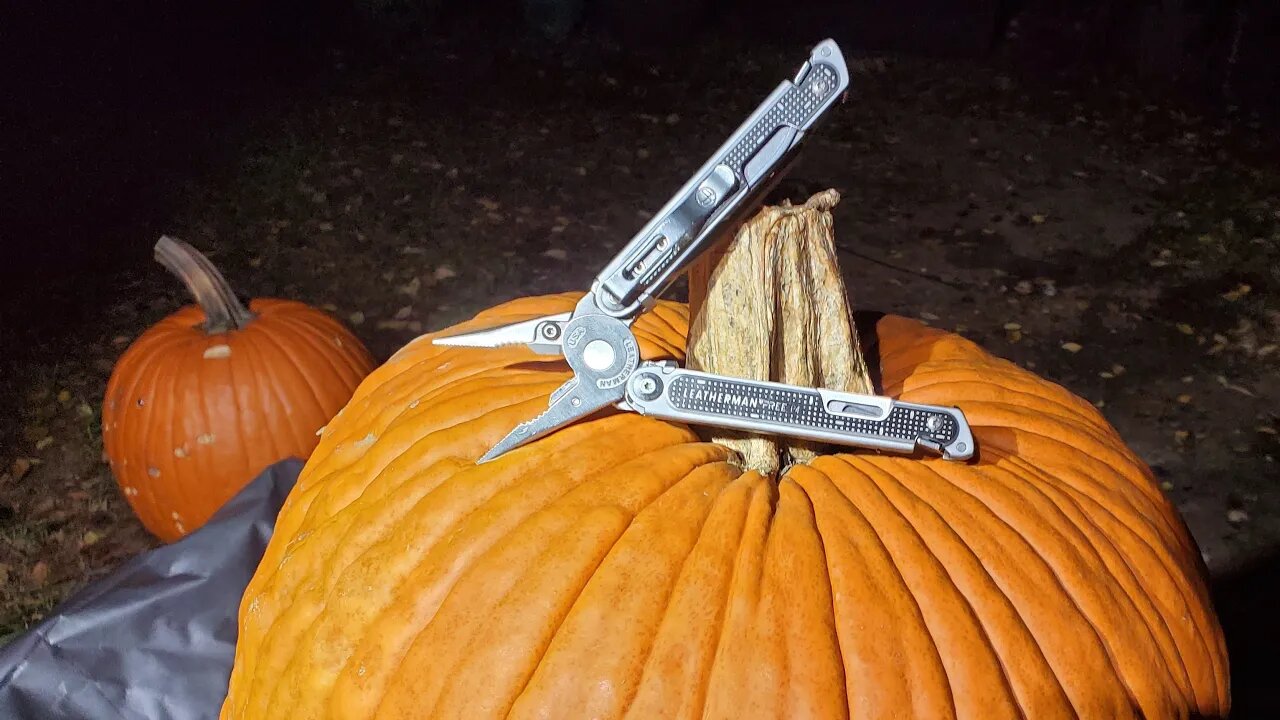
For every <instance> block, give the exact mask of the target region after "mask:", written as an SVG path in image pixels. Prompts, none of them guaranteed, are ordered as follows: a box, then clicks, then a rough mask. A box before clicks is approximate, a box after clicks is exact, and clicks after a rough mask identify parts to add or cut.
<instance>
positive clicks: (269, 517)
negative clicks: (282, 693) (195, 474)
mask: <svg viewBox="0 0 1280 720" xmlns="http://www.w3.org/2000/svg"><path fill="white" fill-rule="evenodd" d="M301 469H302V463H301V462H299V461H297V460H286V461H283V462H280V463H276V464H275V465H272V466H271V467H269V468H267V469H266V470H264V471H263V472H262V474H260V475H259V476H258V477H257V478H255V479H254V480H253V481H252V482H251V483H249V485H247V486H245V488H244V489H243V490H241V491H240V492H239V493H238V494H236V495H235V496H234V497H233V498H232V499H231V500H230V501H228V502H227V504H226V505H224V506H223V507H222V508H221V509H220V510H219V511H218V512H217V513H216V514H215V515H214V516H213V518H211V519H210V521H209V522H208V523H207V524H205V526H204V527H202V528H200V529H199V530H197V531H196V532H194V533H192V534H190V535H188V536H187V537H185V538H183V539H182V540H179V541H178V542H176V543H173V544H172V545H166V546H164V547H160V548H156V549H154V550H150V551H148V552H146V553H143V554H142V555H139V556H138V557H136V558H133V559H131V560H129V561H128V562H126V563H125V564H124V565H121V566H120V567H119V568H118V569H116V570H115V571H114V572H112V573H111V574H110V575H108V576H106V577H104V578H101V579H99V580H97V581H96V582H94V583H92V584H90V585H88V586H87V587H85V588H84V589H82V590H81V591H80V592H78V593H76V594H75V595H74V596H72V597H71V598H69V599H68V600H66V601H65V602H64V603H63V604H62V605H61V606H59V607H58V608H56V609H55V610H54V611H53V612H52V613H50V614H49V616H48V617H46V618H45V619H44V620H43V621H41V622H40V624H39V625H36V626H35V627H33V628H31V629H30V630H28V631H27V632H26V633H24V634H22V635H19V636H18V637H16V638H14V639H13V640H12V641H11V642H10V643H9V644H8V645H6V646H5V647H3V648H0V718H4V719H5V720H61V719H62V718H68V719H69V718H77V719H79V718H86V719H87V718H92V719H93V720H116V719H120V720H144V719H145V720H167V719H169V718H174V719H177V718H182V719H184V720H185V719H187V718H192V719H195V718H216V717H217V716H218V711H219V710H220V709H221V707H222V700H223V698H224V697H225V696H226V691H227V679H228V677H229V676H230V674H231V663H232V660H233V659H234V656H235V643H236V614H237V612H238V610H239V607H240V597H241V596H242V595H243V594H244V589H245V586H246V585H248V583H249V578H250V577H252V576H253V572H254V570H255V569H257V567H258V562H259V561H260V560H261V559H262V553H263V551H264V550H265V548H266V546H267V540H268V539H269V538H270V537H271V531H272V529H273V528H274V526H275V520H276V515H277V514H278V513H279V511H280V506H281V505H282V504H283V503H284V499H285V497H286V496H287V495H288V494H289V490H290V489H291V488H292V487H293V484H294V481H296V480H297V477H298V471H299V470H301Z"/></svg>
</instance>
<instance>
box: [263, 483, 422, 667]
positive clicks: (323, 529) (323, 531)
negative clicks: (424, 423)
mask: <svg viewBox="0 0 1280 720" xmlns="http://www.w3.org/2000/svg"><path fill="white" fill-rule="evenodd" d="M410 479H411V478H410ZM437 489H438V486H436V487H434V488H432V489H430V490H429V491H428V494H430V493H431V492H434V491H435V490H437ZM425 498H426V496H425V495H424V496H423V497H421V498H419V499H418V501H417V502H419V503H421V502H423V501H424V500H425ZM348 507H349V508H350V507H351V506H348ZM350 512H352V513H355V512H358V511H357V510H356V509H351V510H350ZM345 516H346V513H345V511H344V514H343V517H344V518H345ZM282 519H283V518H282ZM331 520H333V521H334V522H331V523H326V524H325V525H321V526H319V527H318V528H317V529H316V530H315V531H313V532H311V533H309V534H308V536H307V538H306V544H305V545H304V544H302V543H297V544H291V547H290V554H291V555H292V556H293V557H294V560H293V562H291V563H290V564H289V565H287V566H285V567H283V568H282V570H283V572H277V573H273V575H272V576H271V577H270V578H269V579H268V581H267V583H268V584H267V586H266V587H264V588H262V589H261V591H260V592H259V593H258V594H266V593H267V592H269V591H272V590H273V587H274V586H276V585H278V584H279V583H282V582H291V581H292V579H293V578H294V577H295V575H296V576H297V577H298V578H299V579H300V578H302V577H305V576H306V575H307V574H309V573H310V571H311V568H312V565H310V564H302V561H303V560H304V559H306V558H312V557H315V556H316V554H317V553H323V554H324V557H320V558H317V560H316V562H320V561H323V560H325V559H326V558H327V551H328V550H330V549H331V547H332V545H331V544H326V545H324V546H323V547H321V548H319V549H313V546H315V545H316V543H317V542H319V540H318V538H325V537H328V535H327V528H328V527H329V526H336V522H337V520H338V518H331ZM387 541H389V538H388V537H387V536H385V535H379V536H376V537H372V538H370V542H369V543H368V545H367V546H366V547H365V549H364V550H363V551H362V553H363V552H369V551H371V550H373V549H375V548H376V547H377V546H378V544H379V543H382V542H387ZM359 560H360V556H357V557H355V558H353V560H352V562H353V563H355V562H359ZM334 580H335V581H337V580H338V579H337V578H334ZM251 589H253V590H256V588H251ZM305 589H306V584H305V583H300V582H299V583H296V584H294V585H293V592H291V593H288V594H287V595H286V597H285V598H284V601H283V602H282V603H281V611H280V614H279V615H277V616H275V618H276V619H274V620H272V619H268V620H267V622H268V623H269V625H268V627H267V628H266V630H265V631H264V633H265V634H264V637H265V641H264V644H265V646H266V647H271V646H272V645H273V643H272V642H271V637H272V634H273V633H275V634H278V633H279V632H283V629H281V627H280V626H279V625H278V621H279V618H280V617H282V616H283V615H286V614H288V613H289V612H290V609H289V608H291V607H293V606H294V605H295V604H296V603H297V597H298V593H300V592H303V591H304V590H305ZM246 597H249V595H248V594H246ZM295 620H296V619H295ZM281 652H285V650H283V649H282V650H281Z"/></svg>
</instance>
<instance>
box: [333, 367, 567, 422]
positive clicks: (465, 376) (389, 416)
mask: <svg viewBox="0 0 1280 720" xmlns="http://www.w3.org/2000/svg"><path fill="white" fill-rule="evenodd" d="M501 352H502V351H495V354H498V353H501ZM477 354H478V353H471V355H472V356H474V355H477ZM432 360H438V362H435V363H431V364H430V365H429V366H428V363H430V361H432ZM442 364H450V365H451V367H450V369H452V368H454V367H456V368H458V370H459V371H460V372H459V374H458V375H454V374H452V373H450V372H449V371H446V372H443V373H442V372H439V371H438V369H439V368H440V367H441V366H442ZM510 366H511V363H510V362H509V361H507V360H506V359H505V358H494V359H491V360H486V359H480V360H474V361H472V362H470V363H468V362H465V361H464V362H461V363H457V364H456V365H452V364H451V363H450V360H449V356H447V355H444V356H441V355H434V356H431V357H428V358H424V359H422V360H421V361H417V362H414V363H413V364H412V365H408V366H406V367H404V368H391V369H394V370H397V371H399V372H400V374H399V375H397V376H395V377H393V378H391V379H390V380H388V381H385V382H383V383H380V384H377V385H376V387H374V388H373V391H378V392H380V393H382V394H391V395H392V397H391V398H389V399H388V400H387V401H386V402H379V403H378V406H377V407H373V406H372V405H371V404H370V403H369V402H367V401H366V400H365V398H359V399H356V400H353V401H352V402H351V403H349V404H348V405H347V408H348V409H349V410H353V411H355V414H353V415H352V416H349V420H348V423H347V426H348V427H350V428H351V429H350V430H349V431H348V434H347V435H346V436H342V437H339V436H335V437H334V438H333V440H332V442H333V443H335V444H340V443H342V442H343V441H344V440H354V439H356V435H358V434H359V432H360V431H361V430H362V429H364V428H367V427H369V426H373V427H383V426H385V425H387V424H389V423H390V422H391V421H393V419H394V418H396V417H398V416H399V415H400V414H402V413H403V412H404V409H405V407H406V406H407V405H408V404H409V403H411V402H412V401H409V400H408V397H409V396H411V395H412V396H415V399H416V400H417V401H418V403H419V404H422V403H430V402H431V401H433V400H434V399H436V398H437V397H438V396H440V395H442V394H452V392H451V390H452V388H453V386H454V384H457V383H467V382H470V381H473V380H479V379H483V378H486V377H488V373H492V372H495V371H497V370H499V369H501V370H507V371H510V370H511V369H512V368H511V367H510ZM387 367H388V366H385V365H384V366H383V368H387ZM527 372H530V373H535V372H540V371H534V370H530V371H527ZM414 378H425V381H418V382H415V381H414ZM373 381H374V378H371V379H370V380H368V381H366V382H365V383H363V384H362V387H365V386H367V385H371V384H373ZM548 382H550V381H548ZM380 400H381V398H380Z"/></svg>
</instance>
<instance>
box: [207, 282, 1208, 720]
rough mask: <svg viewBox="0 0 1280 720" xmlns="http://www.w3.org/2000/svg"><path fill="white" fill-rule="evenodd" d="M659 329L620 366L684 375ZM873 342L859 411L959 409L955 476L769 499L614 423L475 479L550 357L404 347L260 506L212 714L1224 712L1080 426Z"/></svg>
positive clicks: (876, 481)
mask: <svg viewBox="0 0 1280 720" xmlns="http://www.w3.org/2000/svg"><path fill="white" fill-rule="evenodd" d="M578 297H579V295H578V294H576V293H575V294H566V295H559V296H551V297H539V298H527V299H522V300H517V301H514V302H511V303H508V304H505V305H502V306H499V307H497V308H494V309H491V310H489V311H486V312H484V313H482V314H481V315H479V316H478V317H477V318H476V319H475V320H473V321H471V322H468V323H464V324H462V325H461V326H458V327H456V328H451V329H449V330H448V331H446V334H448V333H453V332H458V331H461V330H463V329H467V328H478V327H484V326H492V325H497V324H502V323H506V322H514V321H518V320H523V319H528V318H532V317H535V316H540V315H545V314H549V313H555V312H563V311H566V310H570V309H572V307H573V305H574V303H575V302H576V300H577V299H578ZM687 328H688V316H687V310H686V308H685V307H684V306H682V305H678V304H672V303H662V304H659V305H658V306H657V307H656V308H655V309H654V311H653V312H651V313H649V314H647V315H645V316H643V317H642V318H640V319H639V320H638V321H637V323H636V325H635V332H636V335H637V337H638V338H639V340H640V346H641V353H642V355H643V357H645V358H646V359H658V358H671V359H675V360H682V359H683V347H684V342H685V337H686V335H687ZM875 332H876V336H877V337H876V341H877V348H878V353H879V366H880V369H881V373H882V380H883V390H884V392H885V393H886V394H888V395H890V396H894V397H899V398H902V399H904V400H908V401H912V402H922V403H937V404H955V405H958V406H960V407H961V408H962V409H963V410H964V412H965V414H966V416H967V417H968V419H969V422H970V423H971V425H972V426H973V428H974V431H975V435H976V437H977V439H978V443H979V447H980V448H981V456H980V458H979V459H978V460H977V461H975V462H974V463H972V464H954V463H948V462H945V461H941V460H931V459H930V460H921V459H917V458H903V457H894V456H880V455H874V454H869V453H849V452H842V453H838V454H830V455H824V456H821V457H818V458H817V459H815V460H814V461H813V462H812V463H809V464H807V465H796V466H793V467H791V468H790V469H788V470H787V471H786V472H785V473H784V474H783V475H782V477H780V478H777V479H774V478H767V477H764V476H761V475H760V474H758V473H755V472H751V471H746V472H744V471H741V470H739V469H738V468H737V467H736V466H735V465H734V464H733V463H731V462H730V460H731V459H732V457H731V454H730V452H729V451H728V450H726V449H725V448H723V447H720V446H717V445H715V444H712V443H705V442H701V441H699V439H698V438H697V436H696V435H695V434H694V433H693V432H691V431H690V430H689V429H687V428H685V427H682V426H678V425H674V424H670V423H664V422H661V421H657V420H652V419H649V418H645V417H641V416H639V415H635V414H629V413H617V412H614V413H606V414H603V415H602V416H600V417H597V418H595V419H592V420H589V421H586V422H581V423H578V424H575V425H572V426H569V427H567V428H565V429H563V430H561V431H559V432H557V433H555V434H553V435H551V436H548V437H546V438H544V439H542V440H540V441H538V442H536V443H532V444H530V445H529V446H526V447H523V448H519V449H517V450H515V451H513V452H511V453H509V454H507V455H505V456H503V457H501V458H499V459H498V460H496V461H494V462H492V463H488V464H485V465H482V466H477V465H475V464H474V459H475V458H476V457H478V456H479V455H481V454H482V453H483V452H484V451H485V450H487V449H488V448H489V447H490V446H491V445H492V444H493V443H494V442H496V441H497V440H498V439H499V438H500V437H502V436H503V435H504V434H505V433H506V432H508V431H509V430H510V429H511V427H512V426H514V425H515V424H516V423H517V422H520V421H523V420H527V419H529V418H531V417H533V416H534V415H536V414H538V413H539V412H541V411H542V410H543V409H544V408H545V407H546V398H547V396H548V394H549V393H550V392H551V391H552V390H553V389H554V388H555V387H557V386H558V385H559V384H560V383H561V382H563V381H564V380H565V379H566V378H567V377H568V371H567V368H566V366H565V365H564V364H563V362H561V361H560V359H559V358H555V357H548V356H539V355H535V354H533V353H531V352H529V351H527V350H525V349H523V348H519V347H508V348H500V349H496V350H488V351H477V350H474V349H466V348H447V347H436V346H434V345H432V344H431V343H430V336H427V337H424V338H421V339H419V340H417V341H415V342H413V343H411V344H410V345H408V346H407V347H405V348H404V349H403V350H402V351H401V352H400V353H398V354H397V355H396V356H395V357H393V358H392V359H391V360H390V361H389V362H388V363H386V364H385V365H384V366H382V367H381V368H379V369H378V370H376V371H375V372H374V373H373V374H372V375H370V377H369V378H368V379H367V380H366V381H365V382H364V383H362V384H361V385H360V387H359V389H358V390H357V391H356V393H355V396H354V398H353V399H352V400H351V402H350V403H349V404H348V405H347V407H346V408H345V410H343V412H342V413H340V416H339V417H338V418H336V419H335V420H334V421H333V422H332V423H331V424H330V425H329V426H328V428H327V429H326V430H325V432H324V434H323V438H322V439H321V442H320V446H319V447H318V448H317V450H316V451H315V453H314V454H313V455H312V457H311V459H310V461H309V462H308V464H307V466H306V469H305V470H304V471H303V474H302V477H301V478H300V479H299V482H298V486H297V487H296V488H295V490H294V492H293V493H292V494H291V495H290V497H289V499H288V501H287V502H286V504H285V507H284V509H283V510H282V512H281V514H280V517H279V521H278V523H277V529H276V533H275V535H274V536H273V538H272V540H271V543H270V545H269V547H268V549H267V551H266V555H265V557H264V559H263V562H262V564H261V566H260V568H259V570H258V572H257V574H256V575H255V577H254V578H253V580H252V582H251V583H250V585H249V587H248V590H247V592H246V594H245V597H244V601H243V604H242V607H241V613H240V636H239V638H240V639H239V643H238V646H237V651H236V664H235V667H234V670H233V673H232V677H231V683H230V689H229V694H228V698H227V700H226V703H225V705H224V707H223V712H222V716H223V717H224V718H276V717H289V718H299V719H301V718H344V719H350V720H355V719H359V718H374V717H378V718H408V717H414V718H419V717H422V718H425V717H466V718H483V717H499V716H506V715H509V716H513V717H530V716H544V717H623V716H630V717H662V718H667V717H733V718H738V717H793V718H798V717H847V716H852V717H886V716H892V717H927V718H935V717H965V718H1000V717H1032V718H1054V717H1073V716H1078V717H1098V718H1121V717H1140V716H1145V717H1151V718H1164V717H1187V716H1188V715H1190V714H1193V713H1200V714H1202V715H1205V716H1211V717H1216V716H1223V715H1225V714H1226V712H1227V710H1228V708H1229V697H1228V696H1229V692H1228V685H1227V683H1228V681H1227V677H1228V676H1227V661H1226V651H1225V646H1224V642H1223V639H1222V633H1221V631H1220V629H1219V627H1218V624H1217V620H1216V618H1215V617H1214V614H1213V611H1212V609H1211V607H1210V602H1209V598H1208V594H1207V591H1206V588H1205V584H1204V581H1203V577H1202V568H1201V566H1200V562H1199V556H1198V553H1197V551H1196V549H1195V546H1194V543H1193V542H1192V540H1191V538H1190V537H1189V535H1188V533H1187V532H1186V530H1185V528H1184V526H1183V525H1182V523H1181V522H1180V521H1179V519H1178V518H1177V516H1176V514H1175V512H1174V510H1173V509H1172V508H1171V506H1170V505H1169V503H1168V502H1167V500H1166V499H1165V498H1164V497H1163V495H1162V494H1161V493H1160V492H1159V490H1158V489H1157V487H1156V486H1155V484H1154V482H1153V479H1152V476H1151V474H1150V472H1149V471H1148V469H1147V468H1146V466H1145V465H1144V464H1143V463H1142V462H1141V461H1140V460H1139V459H1138V458H1137V457H1136V456H1135V455H1134V454H1133V453H1132V452H1131V451H1130V450H1129V449H1128V448H1126V447H1125V445H1124V444H1123V442H1122V441H1121V440H1120V438H1119V437H1118V436H1117V435H1116V433H1115V432H1114V430H1113V429H1112V428H1111V427H1110V426H1109V425H1108V424H1107V423H1106V421H1105V420H1104V419H1103V418H1102V417H1101V416H1100V415H1099V414H1098V412H1097V411H1096V410H1095V409H1094V408H1093V407H1092V406H1091V405H1089V404H1088V403H1087V402H1084V401H1082V400H1080V399H1079V398H1077V397H1075V396H1073V395H1071V394H1070V393H1069V392H1067V391H1066V390H1064V389H1063V388H1061V387H1059V386H1057V385H1054V384H1052V383H1049V382H1046V381H1044V380H1042V379H1039V378H1037V377H1035V376H1033V375H1031V374H1030V373H1028V372H1026V371H1023V370H1021V369H1019V368H1017V367H1015V366H1014V365H1012V364H1010V363H1008V362H1005V361H1003V360H1000V359H997V358H994V357H992V356H990V355H988V354H986V353H984V352H983V351H982V350H981V349H979V348H978V347H977V346H975V345H974V344H973V343H971V342H969V341H966V340H964V339H962V338H960V337H958V336H955V335H951V334H947V333H944V332H940V331H937V330H933V329H930V328H927V327H925V326H923V325H921V324H919V323H916V322H914V321H911V320H907V319H903V318H898V317H886V318H884V319H882V320H881V321H880V322H879V323H878V325H877V326H876V331H875Z"/></svg>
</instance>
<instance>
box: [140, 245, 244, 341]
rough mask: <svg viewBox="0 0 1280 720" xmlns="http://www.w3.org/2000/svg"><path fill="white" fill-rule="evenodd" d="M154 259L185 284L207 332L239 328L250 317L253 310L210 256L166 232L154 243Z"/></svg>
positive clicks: (212, 333) (211, 333)
mask: <svg viewBox="0 0 1280 720" xmlns="http://www.w3.org/2000/svg"><path fill="white" fill-rule="evenodd" d="M155 257H156V262H158V263H160V264H161V265H163V266H165V268H166V269H167V270H168V271H169V272H171V273H173V274H174V275H175V276H177V278H178V279H179V280H181V281H182V284H183V285H186V286H187V290H188V291H190V293H191V296H192V297H193V298H195V301H196V303H197V304H199V305H200V309H202V310H204V316H205V323H204V330H205V332H207V333H209V334H210V335H214V334H217V333H222V332H227V331H228V330H239V329H240V328H243V327H244V326H245V325H248V324H249V323H250V322H251V321H252V320H253V317H254V316H253V313H252V312H250V311H249V309H248V308H246V307H245V306H244V303H241V302H240V299H239V298H237V297H236V294H235V292H234V291H233V290H232V289H231V286H230V285H229V284H227V280H226V278H224V277H222V273H220V272H218V268H216V267H214V265H213V263H211V262H209V258H207V257H205V256H204V255H202V254H201V253H200V251H199V250H196V249H195V248H193V247H191V246H190V245H188V244H187V243H185V242H183V241H182V240H179V239H177V238H172V237H169V236H168V235H165V236H163V237H161V238H160V240H159V242H157V243H156V247H155Z"/></svg>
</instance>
